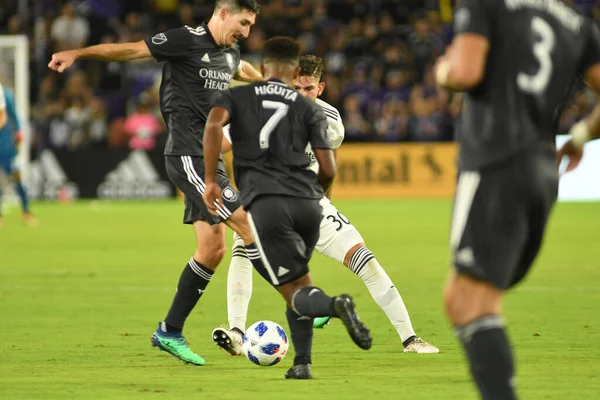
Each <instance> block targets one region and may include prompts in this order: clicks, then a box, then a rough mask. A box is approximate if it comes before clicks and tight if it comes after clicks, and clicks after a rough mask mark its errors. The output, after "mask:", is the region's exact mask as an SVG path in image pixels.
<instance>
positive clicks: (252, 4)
mask: <svg viewBox="0 0 600 400" xmlns="http://www.w3.org/2000/svg"><path fill="white" fill-rule="evenodd" d="M225 6H229V7H232V11H234V12H235V11H242V10H248V11H250V12H251V13H254V14H258V13H259V11H260V4H258V2H257V1H256V0H217V2H216V4H215V10H216V9H218V8H220V7H225Z"/></svg>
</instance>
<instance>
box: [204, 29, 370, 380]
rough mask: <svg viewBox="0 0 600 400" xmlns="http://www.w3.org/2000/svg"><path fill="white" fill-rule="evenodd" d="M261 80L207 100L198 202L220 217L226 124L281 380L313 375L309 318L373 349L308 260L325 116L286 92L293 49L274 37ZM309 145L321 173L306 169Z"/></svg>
mask: <svg viewBox="0 0 600 400" xmlns="http://www.w3.org/2000/svg"><path fill="white" fill-rule="evenodd" d="M263 52H264V54H263V63H262V65H261V72H262V75H263V76H264V77H265V79H266V81H265V82H261V83H254V84H251V85H246V86H238V87H235V88H233V89H230V90H227V91H222V92H220V93H218V94H215V96H213V99H212V104H211V107H212V108H211V109H210V112H209V114H208V120H207V123H206V131H205V135H204V142H203V143H204V150H205V152H204V165H205V168H204V169H205V176H206V188H205V191H204V195H203V198H204V202H205V204H206V207H207V208H208V209H209V210H211V211H212V212H216V211H217V210H218V206H219V204H220V203H221V202H222V201H223V200H222V190H221V189H220V187H219V185H218V184H217V165H218V160H219V154H220V153H221V143H222V137H223V134H222V132H223V128H224V126H226V125H227V124H228V123H229V122H231V139H232V141H231V143H232V146H233V148H234V152H233V153H234V154H233V167H234V174H235V179H236V182H237V184H238V187H239V189H240V196H241V202H242V205H243V207H244V209H246V210H247V212H248V223H249V225H250V229H251V230H252V236H253V237H254V239H255V241H256V247H257V249H258V252H259V256H260V257H261V259H262V260H263V263H262V264H261V265H260V266H258V265H256V266H255V268H256V270H257V272H259V273H260V275H261V276H262V277H263V278H264V279H266V280H267V281H268V282H270V283H271V285H273V286H274V287H275V288H277V290H278V291H279V292H280V293H281V295H282V296H283V297H284V299H285V302H286V304H287V310H286V317H287V320H288V324H289V327H290V333H291V339H292V344H293V346H294V350H295V352H296V355H295V357H294V366H293V367H292V368H290V370H289V371H288V372H287V373H286V374H285V377H286V378H287V379H310V378H312V372H311V369H312V360H311V353H312V336H313V318H315V317H323V316H330V317H336V318H339V319H340V320H341V321H342V323H343V324H344V325H345V327H346V329H347V331H348V333H349V335H350V337H351V338H352V340H353V341H354V343H356V345H357V346H358V347H360V348H361V349H364V350H368V349H369V348H371V344H372V339H371V334H370V332H369V330H368V328H367V327H366V326H365V325H364V323H362V321H361V320H360V318H359V317H358V315H357V314H356V311H355V305H354V301H353V300H352V298H351V297H350V296H348V295H340V296H337V297H333V298H332V297H329V296H328V295H327V294H325V293H324V292H323V291H322V290H321V289H319V288H317V287H315V286H314V285H313V282H312V278H311V276H310V272H309V268H308V262H309V261H310V258H311V256H312V253H313V249H314V248H315V245H316V244H317V241H318V238H319V226H320V224H321V220H322V218H323V216H322V208H321V205H320V204H319V203H320V199H321V198H322V197H323V195H324V193H326V192H327V191H328V189H329V187H330V186H331V184H332V183H333V179H334V177H335V160H334V156H333V151H332V149H331V144H330V143H329V140H328V139H327V117H326V116H325V113H324V112H323V111H322V110H321V109H320V107H319V106H317V105H316V104H315V103H313V102H312V101H310V100H308V99H307V98H305V97H303V96H300V95H299V94H298V92H296V91H295V90H294V89H293V87H291V85H292V84H293V82H294V80H295V79H296V77H297V76H298V70H299V68H298V64H299V60H300V44H299V43H298V42H296V41H294V40H292V39H291V38H287V37H274V38H271V39H269V40H267V41H266V42H265V45H264V50H263ZM309 143H310V145H311V146H312V148H313V149H314V153H315V158H316V160H317V163H318V164H319V173H318V174H314V173H313V172H312V171H310V170H308V167H309V164H310V160H309V159H308V158H307V157H306V155H305V154H304V149H305V148H306V147H307V145H308V144H309Z"/></svg>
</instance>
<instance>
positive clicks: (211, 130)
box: [202, 106, 229, 215]
mask: <svg viewBox="0 0 600 400" xmlns="http://www.w3.org/2000/svg"><path fill="white" fill-rule="evenodd" d="M227 123H229V111H228V110H227V109H226V108H223V107H218V106H217V107H213V108H211V110H210V112H209V113H208V119H207V121H206V126H205V127H204V139H203V145H204V146H203V147H204V181H205V183H206V188H205V189H204V195H202V198H203V200H204V203H205V204H206V207H207V208H208V210H209V211H210V212H211V213H213V214H215V215H218V214H217V206H221V205H222V203H223V200H222V198H221V189H220V188H219V185H218V184H217V165H218V163H219V154H220V153H221V144H222V143H223V127H224V126H225V125H227Z"/></svg>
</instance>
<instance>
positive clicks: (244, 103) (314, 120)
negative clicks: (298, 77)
mask: <svg viewBox="0 0 600 400" xmlns="http://www.w3.org/2000/svg"><path fill="white" fill-rule="evenodd" d="M212 106H218V107H223V108H226V109H227V110H228V111H229V113H230V119H231V130H230V133H231V144H232V146H233V170H234V174H235V181H236V183H237V185H238V187H239V189H240V193H241V198H242V204H243V205H244V206H245V207H248V206H249V205H250V203H251V202H252V201H253V200H254V199H255V198H256V197H258V196H262V195H282V196H293V197H299V198H307V199H320V198H322V197H323V190H322V189H321V186H320V185H319V184H318V182H317V176H316V174H315V173H314V172H313V171H311V170H309V169H308V166H309V165H310V158H309V157H308V156H307V155H306V151H305V150H306V146H307V144H309V143H310V145H311V146H312V148H313V149H330V148H331V145H330V144H329V141H328V140H327V117H326V116H325V113H324V112H323V110H322V109H321V107H319V106H318V105H317V104H315V102H313V101H310V100H309V99H307V98H305V97H303V96H301V95H300V94H298V92H296V91H295V90H294V89H293V88H291V87H290V86H288V85H286V84H284V83H282V82H281V81H278V80H275V79H272V80H269V81H268V82H259V83H254V84H251V85H246V86H238V87H236V88H233V89H230V90H227V91H224V92H219V93H216V94H215V96H214V98H213V102H212Z"/></svg>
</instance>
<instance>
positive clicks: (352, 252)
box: [344, 242, 366, 267]
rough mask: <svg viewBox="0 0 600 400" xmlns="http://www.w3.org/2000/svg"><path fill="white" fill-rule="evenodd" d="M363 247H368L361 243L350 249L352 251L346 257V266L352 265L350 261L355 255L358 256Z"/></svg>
mask: <svg viewBox="0 0 600 400" xmlns="http://www.w3.org/2000/svg"><path fill="white" fill-rule="evenodd" d="M362 247H366V246H365V244H364V243H363V242H360V243H357V244H355V245H354V246H352V247H351V248H350V250H348V252H347V253H346V255H345V256H344V265H345V266H346V267H348V266H349V265H350V260H351V259H352V257H353V256H354V254H356V252H357V251H358V249H360V248H362Z"/></svg>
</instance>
